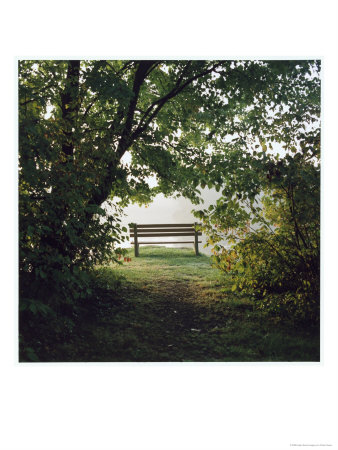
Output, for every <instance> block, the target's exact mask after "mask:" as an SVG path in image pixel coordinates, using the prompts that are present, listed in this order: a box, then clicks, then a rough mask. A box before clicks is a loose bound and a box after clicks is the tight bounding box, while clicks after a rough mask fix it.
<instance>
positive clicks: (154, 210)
mask: <svg viewBox="0 0 338 450" xmlns="http://www.w3.org/2000/svg"><path fill="white" fill-rule="evenodd" d="M202 195H203V200H204V203H203V204H201V205H193V204H192V203H191V202H190V201H189V200H187V199H185V198H182V197H181V198H177V199H174V198H165V197H164V195H163V194H159V195H157V196H156V197H155V199H154V201H153V202H152V203H151V204H150V205H149V206H148V207H146V206H138V205H130V206H128V207H127V208H125V209H124V213H125V214H126V215H125V217H123V220H122V224H123V225H124V226H128V223H130V222H135V223H138V224H161V223H166V224H169V223H172V224H175V223H194V222H197V221H198V220H197V219H196V217H194V216H193V214H192V213H191V210H192V209H200V208H205V207H208V206H209V205H211V204H212V203H215V202H216V200H217V198H218V196H219V194H218V193H217V192H216V191H215V190H214V189H204V190H203V191H202ZM145 239H146V240H147V241H156V240H158V238H143V240H145ZM162 239H163V240H165V241H184V240H193V239H194V237H193V236H191V237H190V236H189V237H188V239H187V238H185V237H180V238H176V237H174V238H170V237H163V238H161V239H160V240H162ZM199 240H201V241H202V243H201V244H199V250H200V252H201V253H205V254H208V255H210V254H211V252H210V248H204V245H205V243H206V237H205V236H204V235H202V236H201V237H200V238H199ZM140 241H141V239H140ZM163 245H166V246H168V247H180V245H179V244H173V245H170V244H163ZM123 246H124V247H130V244H129V243H126V244H125V245H123ZM183 246H184V247H190V248H193V244H182V246H181V247H183ZM141 248H142V247H141Z"/></svg>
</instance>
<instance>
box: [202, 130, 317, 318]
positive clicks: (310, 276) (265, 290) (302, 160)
mask: <svg viewBox="0 0 338 450" xmlns="http://www.w3.org/2000/svg"><path fill="white" fill-rule="evenodd" d="M298 138H299V139H298V141H296V143H295V144H294V145H291V146H290V145H289V146H288V145H285V155H284V157H280V156H279V155H278V154H277V155H276V154H274V153H272V152H270V153H269V152H267V151H266V149H265V150H264V149H261V151H260V152H257V151H252V152H246V153H243V152H241V153H239V152H235V151H234V152H233V154H232V156H231V157H228V158H227V160H226V161H223V170H226V176H225V180H226V182H225V187H224V190H223V191H222V195H221V196H220V198H219V199H218V201H217V204H216V205H212V206H210V208H209V209H205V210H200V211H197V212H196V215H197V217H199V218H200V219H202V221H203V224H204V225H203V227H202V228H203V229H204V231H205V232H207V234H208V235H209V240H208V243H209V244H210V245H212V246H213V253H214V261H215V264H216V266H217V267H218V268H220V269H221V270H222V271H225V272H227V273H229V274H230V275H231V276H232V279H233V290H234V291H235V290H242V291H243V292H245V293H247V294H251V295H253V296H255V298H256V303H257V305H259V306H260V307H261V308H269V309H270V310H274V311H277V312H278V313H279V314H283V313H284V314H292V315H293V316H294V317H300V318H302V319H310V320H313V321H317V320H318V319H319V272H320V166H319V146H320V137H319V124H317V126H316V127H314V128H313V129H311V130H308V131H307V132H306V131H303V132H302V133H300V135H299V136H298ZM217 164H218V165H220V159H218V161H217Z"/></svg>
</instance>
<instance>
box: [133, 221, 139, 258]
mask: <svg viewBox="0 0 338 450" xmlns="http://www.w3.org/2000/svg"><path fill="white" fill-rule="evenodd" d="M138 249H139V245H138V239H137V224H135V225H134V252H135V258H137V257H138V256H139V250H138Z"/></svg>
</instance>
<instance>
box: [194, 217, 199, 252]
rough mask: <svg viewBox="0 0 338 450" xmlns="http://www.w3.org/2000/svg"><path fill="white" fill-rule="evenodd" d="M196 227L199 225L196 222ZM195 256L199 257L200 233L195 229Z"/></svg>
mask: <svg viewBox="0 0 338 450" xmlns="http://www.w3.org/2000/svg"><path fill="white" fill-rule="evenodd" d="M195 225H197V223H196V222H195ZM195 255H196V256H198V255H199V253H198V232H197V231H196V229H195Z"/></svg>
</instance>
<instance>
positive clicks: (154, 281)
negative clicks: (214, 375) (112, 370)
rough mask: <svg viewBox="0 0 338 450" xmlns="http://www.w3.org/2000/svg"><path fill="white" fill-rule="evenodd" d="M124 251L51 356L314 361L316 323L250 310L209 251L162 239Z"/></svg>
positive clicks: (104, 273)
mask: <svg viewBox="0 0 338 450" xmlns="http://www.w3.org/2000/svg"><path fill="white" fill-rule="evenodd" d="M128 256H130V257H132V261H131V262H129V263H123V265H121V266H117V265H116V264H113V265H112V266H110V267H105V268H101V269H99V272H100V274H101V277H102V279H103V280H104V283H106V284H107V287H109V286H112V285H115V286H116V285H118V288H117V290H116V294H114V295H113V294H112V293H111V291H109V289H108V290H106V291H105V290H102V293H101V294H100V295H99V296H98V298H97V299H96V301H95V302H92V303H91V304H90V305H89V306H88V305H87V306H88V307H87V309H86V310H85V311H86V313H85V314H83V315H82V316H81V320H79V321H78V324H77V326H76V329H75V330H74V332H73V334H72V336H71V337H70V338H69V339H67V342H63V343H60V344H59V346H58V347H57V348H55V352H54V356H53V359H54V360H62V361H210V362H212V361H319V333H318V330H313V329H311V330H310V329H306V328H304V327H303V328H302V327H300V326H295V325H293V324H292V323H289V322H282V321H280V320H278V318H276V317H272V316H267V315H264V314H263V313H262V312H261V311H257V310H255V309H254V308H253V303H252V302H251V301H250V300H249V299H247V298H243V297H241V296H240V295H239V294H235V293H233V292H231V289H230V287H231V284H230V282H229V281H228V282H227V279H226V278H224V275H223V278H222V274H221V273H220V272H219V271H218V270H217V269H214V268H212V267H211V262H210V258H209V257H207V256H204V255H203V256H198V257H196V256H195V255H194V252H193V251H192V250H190V249H177V248H175V249H169V248H164V247H141V249H140V257H138V258H134V257H133V253H132V250H130V251H129V255H128ZM119 280H120V281H119ZM88 308H89V309H88Z"/></svg>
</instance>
